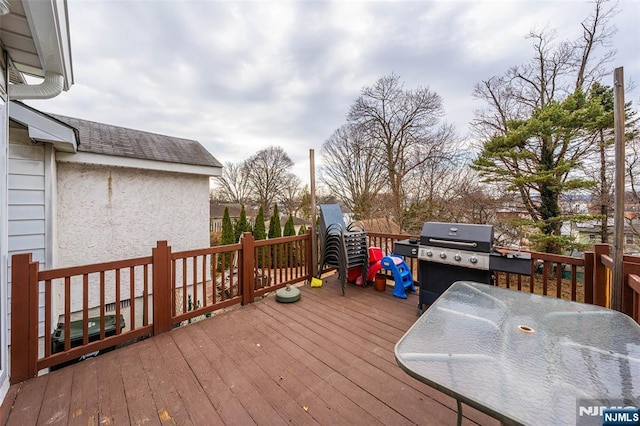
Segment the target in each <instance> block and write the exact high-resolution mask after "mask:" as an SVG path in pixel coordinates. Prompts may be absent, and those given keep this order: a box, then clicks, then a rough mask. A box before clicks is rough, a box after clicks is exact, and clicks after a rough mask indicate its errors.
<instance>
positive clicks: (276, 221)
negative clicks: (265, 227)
mask: <svg viewBox="0 0 640 426" xmlns="http://www.w3.org/2000/svg"><path fill="white" fill-rule="evenodd" d="M278 237H282V225H280V213H278V205H277V204H274V205H273V214H272V215H271V219H270V220H269V238H278Z"/></svg>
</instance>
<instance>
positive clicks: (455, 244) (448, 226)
mask: <svg viewBox="0 0 640 426" xmlns="http://www.w3.org/2000/svg"><path fill="white" fill-rule="evenodd" d="M420 244H421V245H426V246H433V247H446V248H452V249H458V250H467V251H475V252H483V253H489V252H490V251H491V249H492V245H493V226H492V225H477V224H469V223H444V222H425V224H424V225H423V226H422V232H421V233H420Z"/></svg>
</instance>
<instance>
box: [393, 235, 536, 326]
mask: <svg viewBox="0 0 640 426" xmlns="http://www.w3.org/2000/svg"><path fill="white" fill-rule="evenodd" d="M394 253H396V254H399V255H402V256H407V257H417V258H418V260H419V262H418V268H419V277H420V278H419V284H420V296H419V300H420V301H419V303H418V314H421V313H422V310H423V306H424V305H425V304H426V305H431V304H432V303H433V302H435V300H436V299H437V298H438V297H440V295H441V294H442V293H444V292H445V291H446V290H447V289H448V288H449V287H450V286H451V284H453V283H454V282H456V281H475V282H479V283H483V284H492V282H493V272H494V271H504V272H509V273H515V274H520V275H530V274H531V256H530V255H529V254H528V253H522V252H518V253H512V252H507V253H500V252H496V251H494V248H493V226H491V225H477V224H468V223H443V222H426V223H425V224H424V225H423V227H422V232H421V233H420V238H419V239H411V240H404V241H398V242H396V244H395V246H394Z"/></svg>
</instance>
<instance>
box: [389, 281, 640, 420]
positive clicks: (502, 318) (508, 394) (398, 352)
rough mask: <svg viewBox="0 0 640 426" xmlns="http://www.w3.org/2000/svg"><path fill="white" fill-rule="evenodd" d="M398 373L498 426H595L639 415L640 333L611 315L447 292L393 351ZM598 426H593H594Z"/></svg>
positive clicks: (542, 300) (477, 292)
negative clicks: (623, 414)
mask: <svg viewBox="0 0 640 426" xmlns="http://www.w3.org/2000/svg"><path fill="white" fill-rule="evenodd" d="M395 357H396V361H397V363H398V365H399V366H400V367H401V368H402V369H403V370H404V371H406V372H407V373H408V374H410V375H411V376H413V377H415V378H417V379H418V380H420V381H422V382H424V383H426V384H428V385H430V386H432V387H433V388H435V389H437V390H439V391H441V392H443V393H445V394H447V395H450V396H452V397H454V398H455V399H456V400H457V402H458V423H460V422H461V420H462V405H461V403H464V404H467V405H469V406H471V407H474V408H476V409H478V410H480V411H482V412H484V413H486V414H488V415H490V416H492V417H494V418H495V419H498V420H500V421H501V422H502V423H504V424H531V425H560V424H571V425H575V424H598V425H599V424H602V423H601V422H602V413H601V412H600V410H599V407H612V406H614V407H620V406H622V407H638V406H639V405H640V326H638V324H636V323H635V322H634V321H633V320H632V319H631V318H630V317H628V316H627V315H624V314H622V313H620V312H616V311H613V310H610V309H606V308H602V307H598V306H593V305H588V304H583V303H577V302H570V301H565V300H560V299H556V298H551V297H545V296H539V295H535V294H531V293H525V292H521V291H515V290H508V289H503V288H498V287H493V286H490V285H486V284H480V283H474V282H465V281H460V282H456V283H454V284H453V285H452V286H451V287H450V288H449V289H448V290H447V291H446V292H445V293H443V294H442V295H441V296H440V297H439V298H438V299H437V300H436V302H434V303H433V304H432V305H431V306H430V307H429V309H427V310H426V312H425V313H424V314H423V315H422V316H421V317H420V318H419V319H418V320H417V321H416V323H415V324H414V325H413V326H412V327H411V328H410V329H409V330H408V331H407V332H406V333H405V335H404V336H403V337H402V338H401V339H400V340H399V341H398V343H397V344H396V346H395ZM594 422H595V423H594Z"/></svg>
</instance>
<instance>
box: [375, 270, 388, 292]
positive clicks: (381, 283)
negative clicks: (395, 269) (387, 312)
mask: <svg viewBox="0 0 640 426" xmlns="http://www.w3.org/2000/svg"><path fill="white" fill-rule="evenodd" d="M375 285H376V290H378V291H385V290H386V289H387V277H386V276H385V275H382V274H376V279H375Z"/></svg>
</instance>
